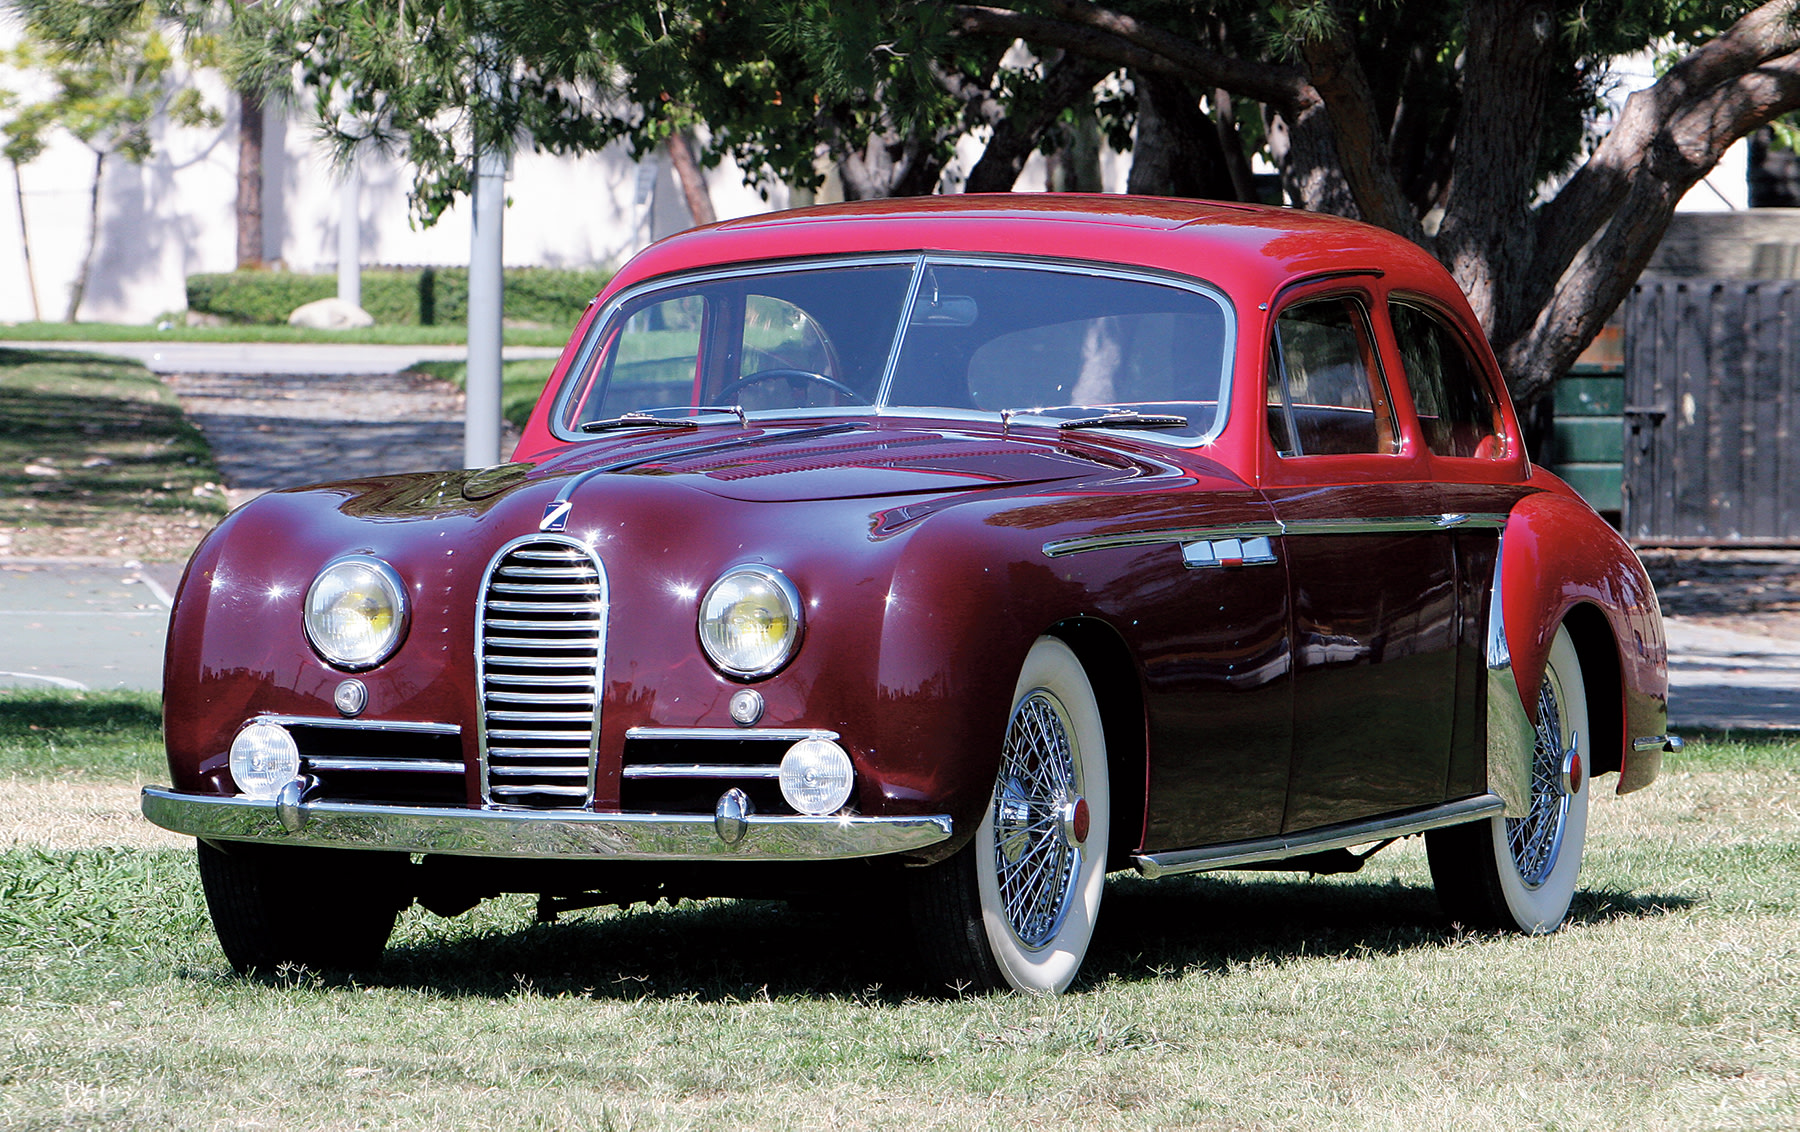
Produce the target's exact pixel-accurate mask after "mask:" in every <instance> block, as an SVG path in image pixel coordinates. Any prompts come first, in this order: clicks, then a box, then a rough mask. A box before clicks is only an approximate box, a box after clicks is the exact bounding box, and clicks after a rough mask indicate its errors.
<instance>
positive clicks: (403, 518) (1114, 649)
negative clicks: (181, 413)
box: [143, 195, 1676, 991]
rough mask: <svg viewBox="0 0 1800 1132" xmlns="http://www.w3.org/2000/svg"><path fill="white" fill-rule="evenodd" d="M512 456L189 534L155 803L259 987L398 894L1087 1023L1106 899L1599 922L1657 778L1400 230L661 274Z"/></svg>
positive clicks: (1655, 690) (904, 218) (815, 248)
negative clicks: (512, 906) (561, 912)
mask: <svg viewBox="0 0 1800 1132" xmlns="http://www.w3.org/2000/svg"><path fill="white" fill-rule="evenodd" d="M515 461H516V462H514V463H510V464H504V465H500V466H498V467H493V468H486V469H482V470H478V471H471V472H464V471H458V472H449V473H444V474H408V475H394V476H386V477H381V478H374V479H359V480H348V481H342V482H337V483H328V484H323V485H321V486H318V487H312V488H306V489H302V490H292V491H278V492H273V493H270V494H268V495H264V496H262V497H261V498H259V499H257V500H255V501H254V502H252V503H250V504H249V505H247V506H245V507H243V508H241V509H239V510H238V511H236V512H234V513H233V514H232V515H231V516H230V517H229V518H228V519H226V520H225V522H224V523H222V524H221V525H220V527H219V529H218V530H217V531H215V532H214V533H213V534H212V535H211V536H210V537H209V538H208V539H207V540H206V541H205V543H204V544H203V545H202V546H201V547H200V549H199V550H198V551H197V552H196V554H195V555H194V559H193V562H192V563H191V564H190V565H189V567H188V571H187V576H186V578H185V579H184V580H183V582H182V586H181V592H180V597H179V600H178V602H177V605H176V610H175V615H174V620H173V624H172V626H171V629H170V633H169V642H168V655H167V671H166V677H165V693H166V698H167V708H166V728H167V742H168V754H169V766H170V770H171V773H172V774H173V776H174V781H173V785H172V786H171V787H169V788H167V789H162V788H151V789H147V790H146V791H145V792H144V797H143V808H144V812H145V814H146V815H148V816H149V818H150V819H151V820H152V821H154V822H156V823H157V824H159V825H162V826H164V827H166V828H169V829H172V830H176V831H178V832H181V833H186V834H191V835H193V836H195V837H197V838H198V839H199V848H198V852H199V863H200V873H201V877H202V880H203V882H204V885H205V889H206V896H207V901H208V905H209V907H210V909H211V911H212V916H213V922H214V924H215V926H216V928H217V930H218V935H219V939H220V941H221V943H222V944H223V946H224V949H225V954H226V955H227V957H228V958H229V959H230V960H231V962H232V964H233V965H234V966H236V967H238V968H240V969H248V968H259V967H260V968H265V969H266V968H269V967H272V966H274V965H277V964H280V963H284V962H299V963H318V964H346V965H347V964H357V963H366V962H370V961H373V960H374V959H375V958H377V957H378V956H379V955H380V952H381V949H382V947H383V946H384V944H385V942H386V940H387V937H388V935H389V933H390V931H391V930H392V927H393V924H394V920H395V916H396V914H397V912H398V911H399V910H400V909H402V908H404V907H406V906H408V905H409V904H410V903H412V902H413V901H415V900H416V901H418V902H419V903H420V904H422V905H423V906H425V907H426V908H428V909H431V910H433V911H436V912H440V913H443V914H455V913H457V912H459V911H462V910H465V909H467V908H469V907H471V906H473V905H474V904H475V903H476V902H477V901H479V900H480V899H482V898H483V897H486V896H489V895H493V894H497V893H500V892H525V893H537V894H540V897H541V900H542V901H543V906H544V907H547V908H550V909H555V908H560V907H574V906H580V905H583V904H592V903H598V902H613V901H618V902H630V901H633V900H642V899H654V898H656V897H658V896H686V895H756V896H775V897H785V896H804V895H816V894H819V893H821V892H823V893H826V894H830V893H833V892H838V893H842V892H847V891H850V890H857V891H862V892H867V891H871V890H874V891H880V892H885V893H890V894H891V901H890V902H889V903H888V905H887V906H888V907H889V908H890V909H891V913H892V915H893V917H894V918H895V920H896V921H897V922H898V921H901V920H905V921H907V922H909V923H910V924H911V926H912V930H913V932H914V934H915V937H916V939H917V942H918V951H919V957H920V962H921V964H922V966H923V967H924V968H925V970H926V972H927V973H928V974H929V975H930V976H931V977H933V978H934V979H937V980H941V981H944V982H949V983H954V984H960V985H973V986H978V987H1004V986H1007V985H1011V986H1013V987H1017V988H1020V989H1023V990H1028V991H1059V990H1062V989H1063V988H1065V987H1067V986H1068V985H1069V983H1070V981H1071V980H1072V979H1074V978H1075V976H1076V974H1077V972H1078V971H1079V969H1080V967H1081V962H1082V957H1083V954H1084V952H1085V951H1086V949H1087V946H1088V942H1089V939H1090V938H1091V936H1092V934H1093V931H1094V925H1095V922H1096V917H1097V916H1098V915H1099V914H1100V909H1101V905H1102V894H1103V890H1104V887H1105V880H1106V874H1107V872H1108V871H1109V870H1113V869H1124V868H1135V869H1136V870H1137V871H1138V872H1139V873H1141V874H1143V875H1145V876H1149V877H1160V876H1167V875H1171V874H1176V873H1182V872H1187V871H1191V870H1198V869H1213V868H1221V867H1226V866H1243V865H1254V866H1257V867H1267V868H1302V869H1311V870H1314V871H1321V872H1329V871H1335V870H1342V869H1349V868H1354V867H1355V866H1356V865H1357V864H1358V863H1360V862H1359V860H1358V857H1357V856H1356V855H1353V854H1352V853H1351V852H1350V851H1349V849H1350V847H1354V846H1366V845H1379V844H1382V843H1385V842H1387V841H1389V840H1391V839H1394V838H1399V837H1403V836H1407V835H1411V834H1418V833H1423V834H1425V835H1426V838H1427V845H1428V849H1429V857H1430V863H1431V872H1432V877H1433V880H1434V882H1435V884H1436V886H1437V889H1438V891H1439V893H1440V896H1441V899H1442V903H1443V906H1444V909H1445V911H1446V913H1447V914H1448V915H1449V916H1450V917H1452V918H1453V919H1455V920H1456V921H1458V922H1461V923H1463V924H1466V925H1470V926H1476V925H1480V926H1486V927H1496V928H1506V929H1516V930H1520V931H1526V932H1542V931H1550V930H1553V929H1555V928H1556V927H1557V926H1558V925H1559V924H1561V923H1562V921H1563V920H1564V918H1565V916H1566V915H1567V912H1568V908H1569V905H1570V899H1571V896H1572V895H1573V893H1574V891H1575V885H1576V878H1577V874H1578V872H1579V870H1580V867H1581V854H1582V844H1583V841H1584V838H1585V832H1586V825H1587V811H1588V793H1589V790H1590V789H1591V787H1592V784H1593V783H1594V782H1596V781H1598V776H1600V775H1606V774H1612V775H1616V776H1617V778H1616V784H1617V785H1616V789H1617V790H1618V791H1619V792H1620V793H1624V792H1628V791H1632V790H1637V789H1639V788H1641V787H1644V786H1646V785H1648V784H1649V783H1650V782H1651V781H1652V780H1653V779H1655V778H1656V775H1657V771H1658V767H1659V765H1660V763H1661V760H1662V752H1663V751H1664V750H1665V749H1671V747H1672V745H1673V744H1674V743H1675V742H1676V741H1675V740H1673V739H1671V738H1670V737H1669V736H1667V734H1666V731H1667V700H1666V689H1667V681H1666V672H1665V660H1666V658H1665V653H1664V645H1663V632H1662V625H1661V621H1660V617H1659V613H1658V610H1657V603H1656V597H1655V594H1654V592H1653V591H1652V589H1651V587H1650V583H1649V581H1648V580H1647V579H1646V577H1645V575H1644V572H1643V570H1642V569H1641V568H1640V566H1639V564H1638V561H1637V559H1636V557H1635V556H1634V555H1633V554H1632V552H1631V551H1630V550H1629V549H1628V548H1627V547H1626V546H1625V544H1624V543H1623V542H1621V541H1620V539H1619V538H1618V536H1617V535H1616V534H1614V532H1613V531H1612V530H1611V529H1609V528H1608V527H1607V526H1606V524H1604V523H1603V522H1601V520H1600V519H1599V518H1598V517H1597V516H1596V515H1595V514H1594V512H1593V511H1591V510H1590V509H1589V508H1588V507H1587V505H1586V504H1584V503H1583V502H1582V501H1581V499H1580V498H1578V497H1577V496H1576V495H1575V494H1574V493H1573V492H1572V491H1571V490H1570V489H1569V488H1568V487H1566V486H1565V485H1564V484H1562V483H1561V482H1560V481H1558V480H1557V479H1556V478H1555V477H1553V476H1551V475H1549V474H1548V473H1546V472H1544V471H1542V470H1540V469H1537V468H1534V467H1533V466H1532V465H1531V464H1530V462H1529V460H1528V459H1527V456H1526V452H1525V449H1524V445H1523V444H1522V443H1521V440H1520V435H1519V426H1518V423H1517V421H1516V419H1515V418H1514V415H1513V410H1512V406H1511V404H1510V402H1509V400H1508V398H1507V395H1506V392H1505V387H1504V385H1503V384H1502V382H1501V379H1500V376H1499V374H1498V372H1497V370H1496V367H1495V363H1494V359H1493V357H1492V355H1491V353H1490V351H1489V349H1488V347H1487V345H1486V343H1485V340H1484V338H1483V336H1482V332H1481V328H1480V326H1479V325H1477V323H1476V320H1475V318H1474V317H1473V315H1472V314H1471V313H1470V310H1469V307H1468V305H1467V304H1466V303H1465V302H1464V300H1463V297H1462V295H1461V294H1460V293H1459V292H1458V290H1457V288H1456V286H1455V285H1454V283H1453V282H1452V281H1451V279H1450V278H1449V277H1448V276H1447V275H1446V274H1445V272H1444V270H1443V269H1442V268H1441V267H1440V266H1439V265H1438V264H1437V263H1436V262H1434V261H1433V260H1432V259H1431V258H1430V257H1429V256H1427V255H1426V254H1425V253H1424V252H1422V251H1421V250H1419V249H1418V248H1417V247H1415V246H1413V245H1412V244H1410V243H1408V242H1406V241H1404V240H1402V239H1400V238H1398V237H1396V236H1393V235H1390V234H1388V233H1386V232H1382V231H1379V230H1376V229H1374V228H1370V227H1367V226H1364V225H1360V224H1355V223H1350V222H1347V221H1343V220H1338V219H1333V218H1328V217H1323V216H1317V215H1309V214H1305V213H1297V212H1292V211H1287V210H1281V209H1271V208H1256V207H1246V206H1238V205H1222V204H1206V203H1200V202H1193V201H1174V200H1154V199H1145V198H1136V197H1116V196H1114V197H1082V196H1027V195H1013V196H995V197H938V198H931V199H925V200H908V201H886V202H878V203H866V204H858V205H847V206H835V207H825V208H817V209H807V210H803V211H799V212H791V213H779V214H774V215H770V216H762V217H756V218H752V219H746V220H738V221H731V222H727V223H723V224H717V225H712V226H709V227H706V228H702V229H696V230H694V231H691V232H688V233H685V234H683V235H680V236H677V237H675V238H673V239H670V240H666V241H663V242H662V243H660V244H657V245H656V246H654V247H652V248H651V249H649V250H648V251H646V252H644V253H643V254H642V255H640V256H638V257H637V258H636V259H634V260H633V261H632V262H631V263H630V264H628V265H627V266H626V267H625V269H624V270H623V271H621V272H620V273H619V275H618V277H617V278H616V279H614V280H613V282H612V284H611V285H610V286H609V287H608V288H607V289H606V291H605V292H604V293H603V294H601V295H600V296H599V298H598V299H596V300H595V302H594V303H593V304H592V306H591V307H590V309H589V311H588V312H587V314H586V316H585V317H584V318H583V320H582V322H581V325H580V327H579V328H578V329H577V330H576V332H575V334H574V337H573V338H572V339H571V341H570V343H569V346H568V348H567V350H566V351H565V352H564V354H563V356H562V360H561V362H560V363H559V364H558V366H557V369H556V372H555V375H554V377H553V378H552V379H551V381H550V382H549V385H548V387H547V388H546V389H545V391H544V395H543V398H542V399H541V401H540V402H539V404H538V406H537V408H536V411H535V412H534V413H533V415H532V417H531V421H530V424H529V426H528V427H527V428H526V430H525V434H524V438H523V440H522V441H521V442H520V444H519V447H518V450H517V452H516V454H515Z"/></svg>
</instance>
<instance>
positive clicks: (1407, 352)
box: [1388, 303, 1506, 459]
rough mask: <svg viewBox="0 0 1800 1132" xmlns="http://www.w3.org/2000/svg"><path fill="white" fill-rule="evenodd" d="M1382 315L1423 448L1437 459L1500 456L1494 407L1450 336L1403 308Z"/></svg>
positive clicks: (1420, 313) (1415, 310) (1435, 322)
mask: <svg viewBox="0 0 1800 1132" xmlns="http://www.w3.org/2000/svg"><path fill="white" fill-rule="evenodd" d="M1388 315H1389V317H1390V318H1391V319H1392V320H1393V323H1394V339H1395V341H1396V343H1397V344H1398V345H1399V347H1400V361H1401V363H1402V364H1403V365H1405V367H1406V381H1407V384H1408V386H1410V387H1411V389H1412V395H1413V404H1414V405H1416V406H1417V407H1418V410H1419V427H1420V429H1421V430H1422V431H1423V432H1424V434H1425V446H1426V447H1427V448H1429V449H1430V450H1431V451H1432V453H1433V454H1434V455H1438V456H1478V457H1487V458H1489V459H1498V458H1500V457H1502V456H1505V455H1506V431H1505V429H1504V427H1503V426H1502V423H1501V422H1502V417H1501V415H1500V407H1499V406H1498V405H1496V404H1495V403H1494V398H1493V395H1492V394H1491V393H1489V392H1488V386H1487V383H1486V382H1485V381H1483V380H1482V379H1481V371H1480V370H1479V369H1478V368H1477V367H1476V365H1475V362H1474V361H1473V360H1472V359H1471V358H1470V357H1469V355H1468V352H1467V351H1466V350H1464V349H1463V345H1462V341H1461V340H1460V339H1459V338H1458V337H1457V335H1456V332H1455V331H1453V330H1451V329H1450V328H1449V327H1448V326H1446V325H1444V323H1443V321H1442V320H1440V319H1439V318H1438V316H1436V315H1434V314H1432V313H1431V312H1429V311H1427V310H1425V309H1423V308H1422V307H1415V306H1411V305H1409V304H1407V303H1390V304H1389V305H1388Z"/></svg>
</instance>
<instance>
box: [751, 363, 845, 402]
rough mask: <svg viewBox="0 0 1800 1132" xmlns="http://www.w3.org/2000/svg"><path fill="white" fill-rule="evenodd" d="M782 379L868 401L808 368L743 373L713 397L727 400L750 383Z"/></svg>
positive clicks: (837, 381)
mask: <svg viewBox="0 0 1800 1132" xmlns="http://www.w3.org/2000/svg"><path fill="white" fill-rule="evenodd" d="M784 380H785V381H810V382H812V383H813V384H814V385H823V386H824V387H825V388H827V389H829V390H831V391H832V392H833V393H837V394H841V395H842V396H845V397H848V398H850V400H851V401H852V402H853V403H855V404H858V405H867V404H868V403H869V402H868V399H867V398H865V397H864V396H863V395H862V394H860V393H858V392H857V391H856V390H854V389H852V388H850V387H849V386H848V385H845V384H844V383H843V382H841V381H839V380H837V379H836V378H832V377H826V376H825V375H824V374H822V373H814V372H813V371H812V370H809V369H760V370H757V371H756V372H755V373H749V374H745V375H744V376H743V377H740V378H737V379H736V380H734V381H727V382H726V383H725V384H724V385H723V386H721V387H720V389H719V392H718V393H717V394H715V397H716V398H717V399H718V400H720V401H729V400H731V398H732V397H733V396H734V395H736V394H738V393H741V392H743V391H744V390H746V389H748V388H750V387H751V386H752V385H761V384H762V383H763V382H765V381H784Z"/></svg>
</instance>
